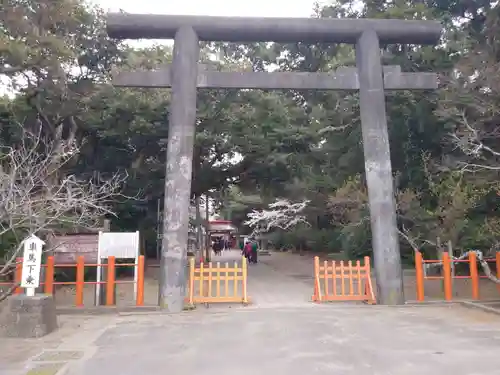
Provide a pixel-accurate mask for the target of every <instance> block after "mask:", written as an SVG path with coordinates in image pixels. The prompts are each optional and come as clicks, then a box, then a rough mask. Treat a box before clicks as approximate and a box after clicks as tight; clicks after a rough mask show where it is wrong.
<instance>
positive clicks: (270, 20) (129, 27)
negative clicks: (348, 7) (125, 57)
mask: <svg viewBox="0 0 500 375" xmlns="http://www.w3.org/2000/svg"><path fill="white" fill-rule="evenodd" d="M107 18H108V20H107V30H108V34H109V36H110V37H112V38H119V39H142V38H144V39H171V38H173V37H174V36H175V34H176V32H177V30H179V29H180V28H181V27H191V28H193V30H194V31H195V32H196V34H198V37H199V38H200V40H204V41H225V42H255V41H274V42H284V43H287V42H292V43H293V42H305V43H316V42H322V43H356V40H357V39H358V38H359V36H360V35H361V34H362V33H363V31H365V30H373V31H374V32H376V33H377V34H378V36H379V38H380V41H381V42H382V43H409V44H413V43H414V44H435V43H437V42H438V41H439V37H440V36H441V30H442V26H441V24H440V23H439V22H438V21H422V20H401V19H369V18H358V19H353V18H344V19H342V18H341V19H338V18H281V17H266V18H255V17H213V16H182V15H164V14H130V13H110V14H108V17H107Z"/></svg>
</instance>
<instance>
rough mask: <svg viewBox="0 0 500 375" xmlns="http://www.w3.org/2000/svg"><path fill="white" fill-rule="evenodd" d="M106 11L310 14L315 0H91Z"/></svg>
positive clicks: (207, 14) (238, 14)
mask: <svg viewBox="0 0 500 375" xmlns="http://www.w3.org/2000/svg"><path fill="white" fill-rule="evenodd" d="M91 1H92V2H94V3H95V4H97V5H99V6H100V7H102V8H103V9H104V10H105V11H114V12H116V11H119V10H120V9H122V10H124V11H125V12H127V13H155V14H185V15H206V16H248V17H309V16H310V15H311V14H312V9H313V6H314V2H315V0H248V1H236V0H91Z"/></svg>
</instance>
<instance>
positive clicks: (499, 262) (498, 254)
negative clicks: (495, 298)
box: [495, 251, 500, 292]
mask: <svg viewBox="0 0 500 375" xmlns="http://www.w3.org/2000/svg"><path fill="white" fill-rule="evenodd" d="M495 255H496V257H495V258H496V264H497V279H499V280H500V252H499V251H497V252H496V254H495ZM497 289H498V291H499V292H500V284H497Z"/></svg>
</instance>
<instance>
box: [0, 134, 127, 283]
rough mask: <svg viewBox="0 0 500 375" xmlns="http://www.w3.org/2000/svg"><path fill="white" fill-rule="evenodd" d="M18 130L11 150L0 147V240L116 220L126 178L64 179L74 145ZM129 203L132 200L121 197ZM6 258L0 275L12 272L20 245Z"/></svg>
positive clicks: (119, 176) (76, 151) (72, 176)
mask: <svg viewBox="0 0 500 375" xmlns="http://www.w3.org/2000/svg"><path fill="white" fill-rule="evenodd" d="M40 134H41V133H38V134H34V133H30V132H28V131H26V130H25V129H21V135H22V136H21V138H20V141H19V142H18V143H17V144H15V145H2V144H0V238H2V237H4V236H5V235H7V234H14V235H15V236H16V238H25V237H26V236H27V235H30V234H35V233H36V234H38V235H42V236H43V235H46V234H48V233H50V232H52V231H55V230H61V229H63V228H68V229H69V228H95V227H98V226H99V225H100V223H101V221H102V219H103V217H104V216H106V215H114V213H113V212H112V211H111V208H110V204H111V203H112V201H113V200H116V198H118V197H120V196H121V197H124V196H123V195H122V194H121V192H120V191H121V187H122V185H123V183H124V182H125V180H126V178H127V175H126V174H120V173H115V174H114V175H112V176H111V177H110V178H108V179H101V178H100V177H99V176H98V177H97V178H94V179H90V180H81V179H79V178H77V177H76V176H75V175H72V174H66V171H65V167H66V164H67V163H68V161H70V160H71V159H72V158H74V157H76V156H77V154H78V152H79V149H78V147H77V145H76V142H75V141H74V140H72V141H70V142H67V141H61V140H58V141H52V142H49V141H45V140H44V139H42V138H41V136H40ZM124 198H130V197H124ZM17 242H18V244H17V246H15V247H14V249H13V250H12V251H11V252H10V253H9V254H7V258H6V263H5V264H4V265H3V267H1V268H0V275H4V274H5V273H6V272H7V271H8V270H12V265H13V263H15V259H16V257H17V256H19V253H20V251H21V249H22V247H23V244H22V242H21V241H17Z"/></svg>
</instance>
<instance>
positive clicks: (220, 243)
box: [212, 237, 229, 255]
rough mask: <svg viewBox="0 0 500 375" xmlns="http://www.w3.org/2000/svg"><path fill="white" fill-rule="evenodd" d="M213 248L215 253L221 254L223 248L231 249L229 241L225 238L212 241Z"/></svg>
mask: <svg viewBox="0 0 500 375" xmlns="http://www.w3.org/2000/svg"><path fill="white" fill-rule="evenodd" d="M212 249H213V250H214V253H215V255H221V254H222V250H226V249H229V242H228V241H227V240H225V239H224V238H222V237H220V238H217V239H216V240H215V241H213V242H212Z"/></svg>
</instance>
